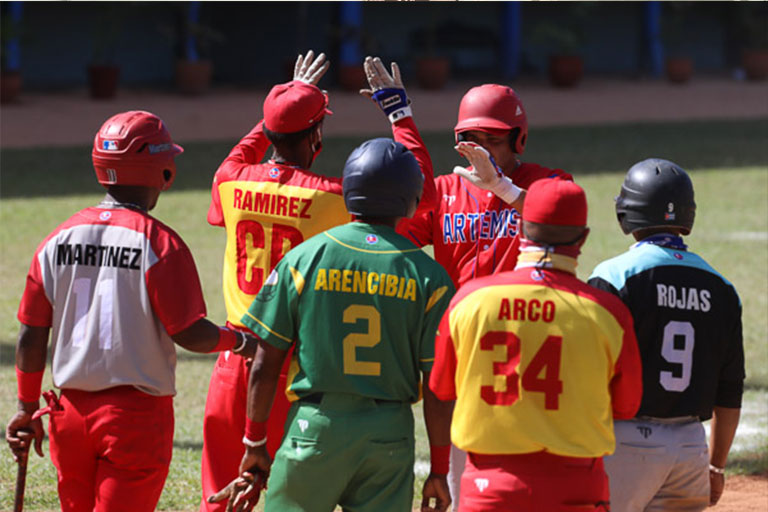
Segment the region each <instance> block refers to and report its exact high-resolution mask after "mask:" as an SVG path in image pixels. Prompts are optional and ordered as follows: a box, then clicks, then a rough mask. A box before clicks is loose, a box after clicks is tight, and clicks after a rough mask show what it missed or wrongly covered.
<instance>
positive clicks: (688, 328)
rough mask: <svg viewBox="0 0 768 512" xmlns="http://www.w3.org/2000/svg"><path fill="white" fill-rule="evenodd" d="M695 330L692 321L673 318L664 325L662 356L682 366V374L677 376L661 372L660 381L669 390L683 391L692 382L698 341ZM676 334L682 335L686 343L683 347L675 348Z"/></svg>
mask: <svg viewBox="0 0 768 512" xmlns="http://www.w3.org/2000/svg"><path fill="white" fill-rule="evenodd" d="M695 334H696V333H695V330H694V328H693V324H691V322H677V321H675V320H672V321H670V322H668V323H667V325H665V326H664V339H663V341H662V344H661V356H662V357H663V358H664V359H665V360H666V361H667V362H669V363H673V364H679V365H681V366H682V376H680V377H675V376H674V374H673V373H672V372H669V371H662V372H660V373H659V383H660V384H661V386H662V387H663V388H664V389H666V390H667V391H675V392H678V393H679V392H683V391H685V390H686V389H688V386H689V385H690V384H691V372H692V368H693V346H694V345H695V343H696V338H695ZM675 336H682V337H683V339H684V340H685V344H684V346H683V348H682V349H676V348H675Z"/></svg>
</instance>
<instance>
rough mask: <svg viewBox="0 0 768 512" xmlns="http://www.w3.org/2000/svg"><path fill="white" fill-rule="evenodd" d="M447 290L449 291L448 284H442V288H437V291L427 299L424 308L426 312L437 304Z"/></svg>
mask: <svg viewBox="0 0 768 512" xmlns="http://www.w3.org/2000/svg"><path fill="white" fill-rule="evenodd" d="M447 291H448V287H447V286H441V287H440V288H438V289H437V290H435V292H434V293H433V294H432V296H431V297H430V298H429V300H428V301H427V307H426V308H424V312H425V313H427V312H428V311H429V310H430V309H432V308H433V307H434V306H435V304H437V301H439V300H440V299H441V298H442V297H443V295H445V292H447Z"/></svg>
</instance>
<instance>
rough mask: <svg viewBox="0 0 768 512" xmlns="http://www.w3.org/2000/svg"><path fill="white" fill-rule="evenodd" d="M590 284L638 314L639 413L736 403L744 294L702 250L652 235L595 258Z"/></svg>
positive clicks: (689, 412) (694, 411)
mask: <svg viewBox="0 0 768 512" xmlns="http://www.w3.org/2000/svg"><path fill="white" fill-rule="evenodd" d="M589 284H591V285H592V286H595V287H597V288H600V289H603V290H606V291H609V292H611V293H613V294H614V295H617V296H618V297H620V298H621V300H622V301H624V303H625V304H626V305H627V306H628V307H629V309H630V311H631V312H632V316H633V317H634V319H635V331H636V333H637V340H638V344H639V347H640V356H641V359H642V361H643V388H644V394H643V401H642V404H641V405H640V410H639V411H638V415H639V416H651V417H656V418H669V417H679V416H698V417H699V418H700V419H701V420H702V421H703V420H707V419H709V418H711V417H712V408H713V406H715V405H717V406H722V407H740V406H741V395H742V390H743V381H744V375H745V373H744V347H743V343H742V332H741V302H740V300H739V296H738V294H737V293H736V290H735V289H734V287H733V285H731V284H730V283H729V282H728V281H726V280H725V279H724V278H723V277H722V276H721V275H720V274H718V273H717V272H716V271H715V270H714V269H713V268H712V267H711V266H710V265H709V264H708V263H707V262H706V261H704V260H703V259H702V258H701V257H700V256H698V255H696V254H694V253H692V252H688V251H685V250H677V249H672V248H667V247H661V246H659V245H655V244H651V243H642V242H641V243H639V244H636V245H635V246H633V248H632V249H630V250H629V251H628V252H625V253H624V254H621V255H619V256H616V257H615V258H612V259H609V260H607V261H604V262H603V263H601V264H599V265H598V266H597V267H596V268H595V270H594V272H593V273H592V275H591V276H590V278H589Z"/></svg>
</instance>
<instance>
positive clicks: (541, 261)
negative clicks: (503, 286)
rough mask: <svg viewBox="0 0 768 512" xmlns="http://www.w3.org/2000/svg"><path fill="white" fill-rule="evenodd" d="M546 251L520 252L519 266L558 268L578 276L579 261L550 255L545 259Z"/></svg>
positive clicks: (558, 255)
mask: <svg viewBox="0 0 768 512" xmlns="http://www.w3.org/2000/svg"><path fill="white" fill-rule="evenodd" d="M543 256H544V251H543V250H540V249H538V248H536V250H528V251H526V250H523V251H521V252H520V256H518V257H517V266H516V267H515V268H521V267H538V268H556V269H558V270H564V271H566V272H570V273H571V274H574V275H576V266H577V265H578V260H577V259H576V258H572V257H570V256H565V255H564V254H555V253H551V252H550V253H549V254H547V257H546V258H543Z"/></svg>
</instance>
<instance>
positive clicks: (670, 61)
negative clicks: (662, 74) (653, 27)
mask: <svg viewBox="0 0 768 512" xmlns="http://www.w3.org/2000/svg"><path fill="white" fill-rule="evenodd" d="M664 6H665V7H666V10H665V12H664V16H663V18H662V21H661V29H662V39H663V41H664V46H665V50H666V54H667V55H666V59H665V62H664V69H665V71H666V76H667V79H668V80H669V81H670V82H672V83H673V84H684V83H686V82H688V80H690V79H691V76H692V75H693V59H692V58H691V57H690V55H688V53H687V52H686V50H685V21H686V17H687V16H686V14H687V10H688V7H689V5H688V4H687V3H686V2H666V3H665V4H664Z"/></svg>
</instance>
